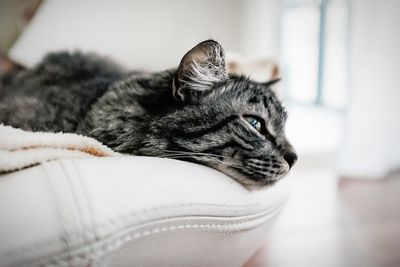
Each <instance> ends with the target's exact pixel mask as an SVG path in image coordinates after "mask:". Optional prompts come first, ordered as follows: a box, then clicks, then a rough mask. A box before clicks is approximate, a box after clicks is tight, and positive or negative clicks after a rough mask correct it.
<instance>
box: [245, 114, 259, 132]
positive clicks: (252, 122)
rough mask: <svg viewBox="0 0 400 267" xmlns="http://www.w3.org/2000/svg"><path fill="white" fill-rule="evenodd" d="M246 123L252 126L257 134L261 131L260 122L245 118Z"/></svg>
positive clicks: (255, 119) (252, 118)
mask: <svg viewBox="0 0 400 267" xmlns="http://www.w3.org/2000/svg"><path fill="white" fill-rule="evenodd" d="M246 120H247V122H248V123H249V124H250V125H251V126H253V128H254V129H256V130H257V131H258V132H260V131H261V122H260V121H259V120H258V119H257V118H254V117H246Z"/></svg>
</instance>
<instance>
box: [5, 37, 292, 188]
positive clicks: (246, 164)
mask: <svg viewBox="0 0 400 267" xmlns="http://www.w3.org/2000/svg"><path fill="white" fill-rule="evenodd" d="M273 83H274V82H271V83H265V84H262V83H256V82H253V81H251V80H249V79H248V78H246V77H242V76H235V75H229V76H228V75H227V74H226V72H225V62H224V54H223V49H222V47H221V46H220V45H219V44H218V43H217V42H215V41H211V40H210V41H205V42H202V43H200V44H199V45H197V46H196V47H194V48H193V49H192V50H190V51H189V52H188V53H187V54H186V55H185V56H184V57H183V59H182V61H181V63H180V66H179V68H178V69H171V70H166V71H162V72H159V73H151V74H145V73H143V74H141V73H127V72H124V71H123V70H121V68H119V67H118V66H117V65H115V64H113V63H111V62H109V61H108V60H105V59H100V58H99V57H96V56H93V55H82V54H68V53H59V54H52V55H49V56H48V57H47V58H46V59H45V60H44V61H43V62H42V63H41V64H39V65H38V66H37V67H35V68H34V69H31V70H27V71H20V72H19V73H18V74H16V75H13V76H12V77H11V78H10V77H7V79H5V78H3V79H2V80H1V83H0V86H1V87H0V121H1V122H3V123H5V124H9V125H12V126H15V127H20V128H23V129H26V130H33V131H63V132H76V133H80V134H83V135H87V136H91V137H94V138H96V139H98V140H99V141H101V142H103V143H104V144H106V145H108V146H110V147H111V148H113V149H114V150H115V151H119V152H122V153H127V154H134V155H145V156H156V157H167V158H175V159H181V160H186V161H191V162H197V163H200V164H203V165H206V166H210V167H213V168H215V169H218V170H220V171H222V172H224V173H226V174H228V175H229V176H231V177H233V178H234V179H237V180H238V181H240V182H241V183H243V184H245V185H264V184H269V183H272V182H274V181H276V180H278V179H279V178H281V177H282V176H284V175H285V174H286V173H287V172H288V171H289V168H290V166H289V164H288V162H290V165H292V164H293V163H294V162H295V161H296V158H297V157H296V155H295V153H294V150H293V148H292V147H291V145H290V144H289V142H288V141H287V140H286V138H285V134H284V124H285V121H286V112H285V110H284V109H283V107H282V105H281V103H280V101H279V100H278V99H277V97H276V95H275V94H274V92H273V91H271V90H270V88H269V87H270V86H271V84H273ZM246 116H256V117H258V118H260V119H262V120H263V122H262V123H263V124H264V125H263V128H264V130H263V131H262V132H261V133H260V132H258V131H256V130H255V129H254V128H253V127H252V126H251V125H250V124H249V123H248V122H247V121H246Z"/></svg>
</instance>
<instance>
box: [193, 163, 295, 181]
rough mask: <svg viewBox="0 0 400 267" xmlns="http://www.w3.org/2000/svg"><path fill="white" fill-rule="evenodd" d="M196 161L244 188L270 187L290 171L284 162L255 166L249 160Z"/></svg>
mask: <svg viewBox="0 0 400 267" xmlns="http://www.w3.org/2000/svg"><path fill="white" fill-rule="evenodd" d="M197 160H198V162H199V163H200V164H203V165H207V166H209V167H212V168H214V169H216V170H218V171H220V172H222V173H224V174H226V175H228V176H230V177H231V178H233V179H234V180H236V181H238V182H239V183H241V184H242V185H244V186H265V185H272V184H274V183H275V182H276V181H278V180H280V179H281V178H283V177H284V176H286V175H287V174H288V172H289V170H290V167H289V165H288V164H287V163H286V162H285V161H282V162H279V163H278V162H275V163H273V164H265V165H260V164H255V162H253V161H252V160H251V159H250V160H247V161H245V162H244V163H241V162H234V161H232V160H226V159H225V160H224V159H223V158H221V159H218V160H215V159H210V158H207V159H206V160H204V158H203V160H200V158H197Z"/></svg>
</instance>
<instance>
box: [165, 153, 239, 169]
mask: <svg viewBox="0 0 400 267" xmlns="http://www.w3.org/2000/svg"><path fill="white" fill-rule="evenodd" d="M193 156H196V155H189V154H187V155H183V154H182V155H173V156H172V155H164V156H161V157H165V158H170V159H180V158H188V157H193ZM208 159H212V160H213V161H216V162H219V163H221V164H224V165H226V166H229V167H236V168H239V167H241V165H240V164H237V163H233V162H225V161H222V160H219V159H217V158H214V157H208Z"/></svg>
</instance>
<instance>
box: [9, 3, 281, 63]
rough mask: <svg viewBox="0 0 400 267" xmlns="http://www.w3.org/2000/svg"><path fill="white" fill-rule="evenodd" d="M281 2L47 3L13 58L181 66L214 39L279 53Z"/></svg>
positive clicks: (254, 52) (253, 52)
mask: <svg viewBox="0 0 400 267" xmlns="http://www.w3.org/2000/svg"><path fill="white" fill-rule="evenodd" d="M279 3H280V1H279V0H268V1H262V0H249V1H246V0H203V1H196V0H168V1H162V0H137V1H124V0H117V1H112V2H111V1H93V0H91V1H61V0H53V1H46V2H45V3H44V5H43V6H42V7H41V8H40V10H39V12H38V14H37V15H36V16H35V18H34V21H33V23H31V25H29V27H28V29H27V30H26V31H25V32H24V34H23V35H22V37H21V38H20V39H19V41H18V42H17V43H16V45H15V46H14V47H13V49H12V50H11V52H10V54H11V56H12V57H13V58H14V59H15V60H17V61H19V62H21V63H24V64H25V65H28V66H30V65H33V64H35V63H36V62H38V61H39V60H40V58H41V57H43V55H44V54H45V53H46V52H48V51H55V50H61V49H69V50H77V49H79V50H83V51H96V52H99V53H101V54H105V55H109V56H111V57H113V58H115V59H116V60H117V61H119V62H121V63H123V64H124V65H126V66H128V67H130V68H135V69H148V70H159V69H165V68H169V67H173V66H176V65H178V63H179V61H180V58H181V57H182V56H183V54H184V53H185V52H186V51H187V50H188V49H190V48H191V47H192V46H193V45H195V44H196V43H198V42H200V41H202V40H204V39H208V38H214V39H216V40H218V41H220V42H221V43H222V45H223V46H224V47H225V48H226V49H227V50H231V51H236V52H239V53H243V54H246V55H250V56H253V57H254V56H261V55H270V56H276V55H277V51H278V40H279V38H278V33H279V12H278V10H279V6H280V5H279Z"/></svg>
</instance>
